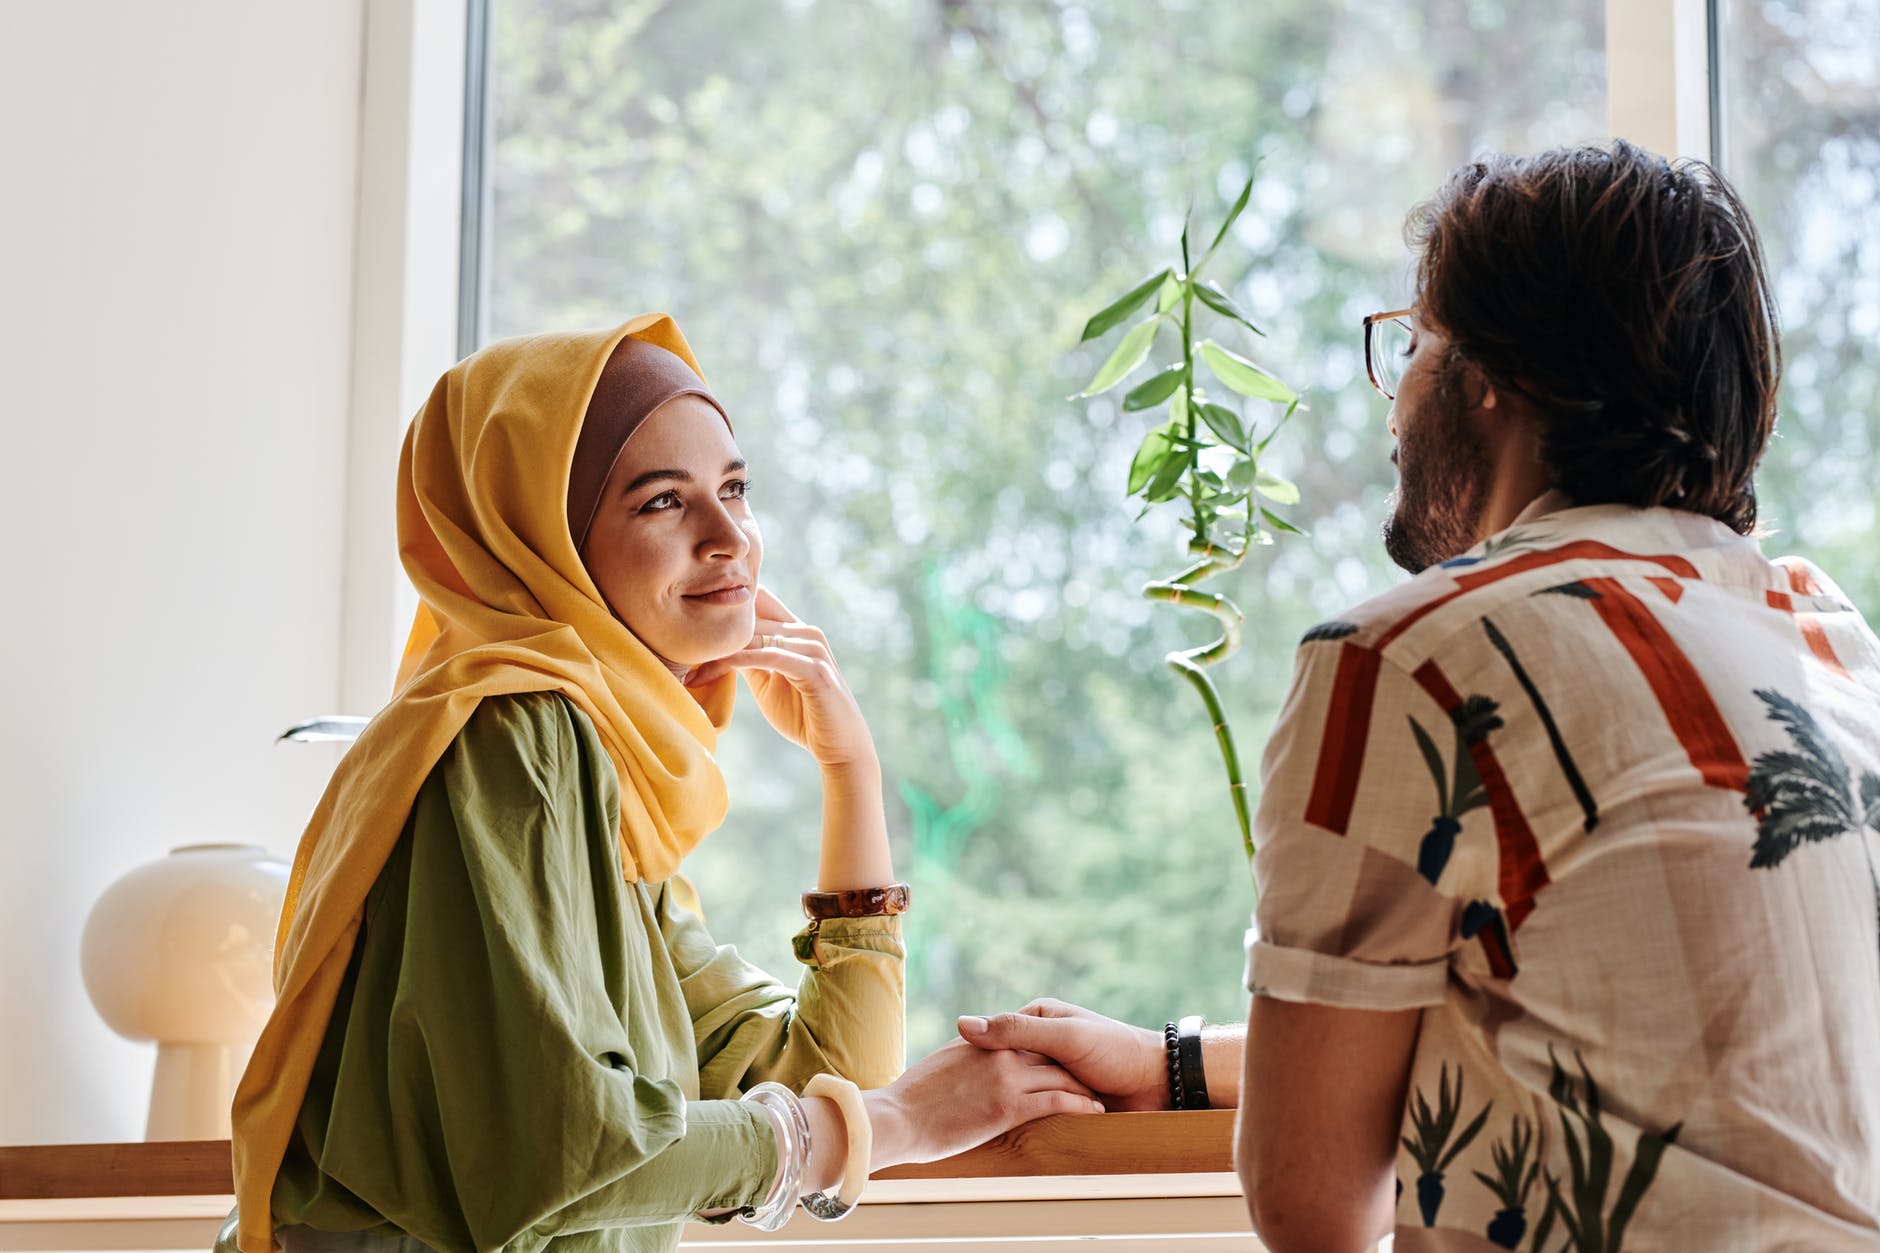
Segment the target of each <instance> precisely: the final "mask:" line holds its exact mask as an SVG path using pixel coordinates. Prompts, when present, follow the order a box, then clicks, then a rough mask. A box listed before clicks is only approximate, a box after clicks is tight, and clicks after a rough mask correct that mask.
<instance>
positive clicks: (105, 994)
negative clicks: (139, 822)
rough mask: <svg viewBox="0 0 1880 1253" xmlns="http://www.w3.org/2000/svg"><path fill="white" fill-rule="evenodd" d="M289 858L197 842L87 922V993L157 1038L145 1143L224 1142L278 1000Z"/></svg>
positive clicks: (117, 1021) (106, 898)
mask: <svg viewBox="0 0 1880 1253" xmlns="http://www.w3.org/2000/svg"><path fill="white" fill-rule="evenodd" d="M288 870H289V868H288V865H287V863H286V862H283V861H281V860H279V859H278V858H276V857H274V856H272V855H271V854H269V853H268V852H266V851H265V850H263V849H260V848H257V847H255V846H254V845H250V844H191V845H187V846H185V847H183V848H178V849H175V850H173V851H172V852H171V853H170V855H169V856H167V857H165V858H163V859H162V860H160V861H155V862H152V863H150V864H149V865H147V866H139V867H138V868H137V869H135V870H133V871H131V872H130V873H129V874H127V875H125V876H124V877H123V878H121V879H119V880H118V881H117V882H116V883H113V884H112V885H111V886H110V887H109V888H107V889H106V890H105V893H104V895H103V896H101V897H100V898H99V899H98V903H97V904H96V905H94V906H93V907H92V911H91V915H90V917H88V918H87V919H86V920H85V934H84V939H83V941H82V944H81V964H82V965H83V968H84V973H85V990H86V991H87V992H89V993H90V994H91V1002H92V1004H93V1005H95V1006H97V1008H98V1013H99V1014H100V1015H101V1016H102V1017H103V1018H104V1020H105V1022H106V1024H107V1025H109V1026H110V1028H111V1029H112V1030H113V1031H115V1032H117V1033H118V1034H119V1035H121V1036H125V1037H126V1038H128V1039H132V1040H154V1041H155V1042H156V1045H157V1070H156V1078H155V1080H154V1082H153V1083H152V1085H151V1092H150V1117H149V1121H148V1123H147V1124H146V1126H145V1130H144V1138H145V1139H147V1140H225V1139H227V1138H228V1136H229V1102H230V1101H231V1100H233V1098H234V1095H235V1083H236V1081H237V1080H238V1079H239V1078H240V1077H241V1072H242V1068H243V1067H244V1066H246V1065H247V1063H248V1054H249V1053H250V1052H251V1051H252V1050H253V1048H254V1044H255V1040H256V1039H257V1038H258V1037H259V1036H260V1034H261V1028H262V1026H263V1024H265V1023H266V1021H267V1017H268V1011H269V1010H270V1009H272V1008H273V1005H274V975H273V967H274V930H275V925H276V923H277V922H278V920H279V918H280V915H281V901H282V899H283V898H284V897H285V896H286V893H287V876H288Z"/></svg>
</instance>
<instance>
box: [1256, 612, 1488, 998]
mask: <svg viewBox="0 0 1880 1253" xmlns="http://www.w3.org/2000/svg"><path fill="white" fill-rule="evenodd" d="M1471 730H1472V728H1471V726H1470V724H1469V722H1468V719H1467V718H1466V717H1465V718H1452V717H1451V716H1450V714H1449V713H1447V712H1445V710H1444V709H1443V707H1442V706H1441V705H1439V704H1438V703H1437V702H1436V700H1435V699H1434V698H1433V697H1432V696H1431V695H1430V694H1429V693H1428V692H1427V691H1426V690H1425V689H1424V687H1423V686H1422V685H1421V684H1419V683H1418V682H1417V681H1416V680H1415V679H1414V678H1413V677H1412V676H1410V675H1408V674H1405V673H1404V672H1403V671H1402V670H1401V669H1399V668H1398V667H1397V666H1395V665H1393V664H1392V663H1391V661H1390V660H1389V659H1388V658H1386V657H1385V656H1383V655H1382V654H1381V653H1380V652H1379V651H1378V650H1377V649H1375V648H1373V647H1371V646H1369V645H1368V644H1366V643H1363V642H1361V640H1360V638H1359V637H1358V636H1357V635H1356V633H1355V632H1353V633H1347V634H1346V635H1344V636H1342V637H1337V636H1334V637H1331V638H1323V637H1321V638H1313V637H1312V636H1308V638H1307V640H1306V642H1305V643H1303V644H1302V645H1301V646H1300V650H1299V656H1298V660H1297V665H1296V669H1295V673H1294V678H1293V685H1292V688H1291V691H1290V692H1289V693H1288V695H1287V698H1286V702H1285V705H1284V707H1283V708H1282V710H1281V713H1280V717H1279V721H1278V724H1277V725H1276V727H1275V728H1274V732H1273V736H1272V738H1271V739H1270V740H1269V742H1268V745H1267V750H1266V754H1265V757H1264V759H1263V761H1262V763H1261V772H1260V773H1261V797H1260V804H1259V807H1258V810H1257V812H1256V814H1255V818H1254V828H1255V832H1254V838H1255V843H1256V845H1257V846H1258V848H1259V852H1258V854H1257V856H1256V858H1255V861H1254V877H1255V881H1256V883H1257V884H1258V887H1259V905H1258V907H1257V908H1256V910H1255V912H1254V919H1253V926H1252V927H1251V928H1250V929H1249V931H1248V932H1247V965H1246V982H1247V987H1248V989H1249V990H1250V991H1252V992H1253V993H1254V994H1255V995H1261V996H1271V997H1275V998H1277V999H1280V1000H1287V1001H1306V1002H1312V1003H1315V1004H1322V1005H1331V1006H1337V1007H1343V1008H1350V1009H1374V1010H1401V1009H1415V1008H1419V1007H1423V1006H1430V1005H1436V1004H1439V1003H1441V1001H1442V1000H1443V996H1444V991H1445V988H1446V987H1447V985H1448V980H1449V976H1450V967H1451V961H1452V958H1453V957H1454V955H1455V954H1456V952H1457V950H1458V948H1459V946H1460V943H1461V940H1460V935H1461V925H1462V920H1463V917H1464V914H1465V911H1467V909H1468V907H1469V905H1470V903H1471V902H1473V901H1475V900H1477V899H1482V898H1488V897H1492V894H1493V873H1494V852H1493V849H1494V841H1493V830H1492V823H1491V821H1490V818H1489V815H1488V813H1487V810H1486V807H1485V806H1484V804H1483V803H1482V793H1481V788H1480V782H1479V779H1478V778H1477V775H1476V770H1475V766H1474V762H1473V758H1472V757H1471V755H1470V750H1469V747H1468V746H1467V745H1466V744H1465V743H1464V739H1465V733H1469V732H1471ZM1458 754H1460V755H1461V757H1462V764H1461V765H1460V767H1458V765H1457V756H1458ZM1485 876H1486V878H1485ZM1483 904H1484V906H1485V907H1486V906H1488V905H1489V904H1490V902H1489V901H1488V900H1486V899H1483Z"/></svg>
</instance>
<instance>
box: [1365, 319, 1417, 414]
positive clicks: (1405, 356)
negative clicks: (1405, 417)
mask: <svg viewBox="0 0 1880 1253" xmlns="http://www.w3.org/2000/svg"><path fill="white" fill-rule="evenodd" d="M1415 313H1416V310H1414V309H1393V310H1392V311H1391V312H1389V313H1373V314H1372V315H1371V316H1370V317H1368V318H1366V319H1365V320H1364V372H1365V373H1366V374H1368V375H1370V376H1371V386H1372V387H1375V388H1377V390H1378V391H1380V392H1382V393H1383V395H1384V399H1385V400H1395V399H1397V383H1398V382H1399V380H1401V379H1402V378H1403V367H1404V362H1406V361H1408V360H1409V358H1410V342H1411V338H1412V336H1414V335H1415V334H1416V328H1414V327H1413V326H1411V325H1410V318H1411V316H1412V315H1413V314H1415Z"/></svg>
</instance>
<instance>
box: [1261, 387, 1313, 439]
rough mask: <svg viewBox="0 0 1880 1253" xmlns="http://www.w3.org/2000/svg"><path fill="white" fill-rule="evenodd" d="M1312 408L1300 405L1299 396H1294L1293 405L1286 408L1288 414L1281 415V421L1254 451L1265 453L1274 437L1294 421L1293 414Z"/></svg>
mask: <svg viewBox="0 0 1880 1253" xmlns="http://www.w3.org/2000/svg"><path fill="white" fill-rule="evenodd" d="M1311 407H1312V406H1310V405H1304V404H1301V403H1299V398H1298V397H1297V396H1294V397H1293V398H1292V401H1291V403H1289V404H1288V405H1287V406H1286V412H1284V413H1282V414H1280V415H1279V421H1277V422H1275V423H1274V424H1273V429H1272V430H1270V431H1268V432H1267V433H1266V435H1265V436H1264V437H1262V438H1261V440H1260V442H1259V443H1257V444H1255V445H1254V446H1253V451H1254V452H1256V453H1263V452H1265V451H1266V446H1267V445H1268V444H1270V443H1272V442H1273V437H1274V436H1275V435H1278V434H1279V433H1280V431H1281V429H1283V428H1284V427H1285V425H1286V424H1287V423H1288V422H1290V421H1291V420H1292V415H1293V414H1295V413H1298V412H1299V411H1300V410H1302V409H1306V410H1309V409H1311Z"/></svg>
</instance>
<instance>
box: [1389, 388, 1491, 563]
mask: <svg viewBox="0 0 1880 1253" xmlns="http://www.w3.org/2000/svg"><path fill="white" fill-rule="evenodd" d="M1460 375H1461V369H1460V368H1459V367H1457V366H1446V367H1442V368H1441V377H1440V378H1439V379H1438V380H1436V382H1435V386H1433V387H1432V388H1431V395H1430V397H1429V399H1428V401H1427V402H1426V405H1425V408H1424V410H1423V412H1421V413H1417V414H1413V415H1410V417H1411V418H1412V420H1411V421H1409V422H1407V423H1405V424H1404V429H1403V435H1402V437H1401V438H1400V439H1399V441H1398V449H1397V452H1395V453H1393V454H1392V457H1391V459H1392V460H1393V461H1395V462H1396V463H1397V490H1396V491H1394V492H1392V493H1391V496H1390V503H1391V514H1390V517H1389V518H1387V519H1386V520H1385V522H1384V551H1385V552H1387V553H1389V554H1390V559H1391V560H1392V561H1394V562H1396V563H1397V564H1398V565H1400V566H1402V567H1403V568H1404V569H1406V570H1408V571H1409V572H1410V573H1412V574H1417V573H1419V572H1421V571H1423V570H1426V569H1428V568H1429V567H1430V566H1433V565H1435V564H1436V563H1437V562H1439V561H1448V560H1449V559H1450V558H1451V557H1456V556H1460V555H1461V554H1462V553H1464V552H1467V551H1468V550H1469V549H1470V548H1472V547H1474V546H1475V544H1476V542H1477V541H1478V540H1479V539H1481V537H1482V536H1481V531H1482V517H1483V515H1484V514H1486V513H1487V512H1488V488H1489V480H1490V479H1491V478H1492V477H1493V469H1492V467H1491V466H1490V465H1489V460H1488V453H1487V451H1486V450H1485V449H1484V448H1483V447H1482V444H1481V441H1480V440H1479V439H1477V438H1476V434H1475V431H1474V429H1473V428H1472V426H1471V425H1470V422H1469V415H1468V409H1467V404H1466V401H1465V400H1464V398H1463V396H1462V394H1461V392H1462V388H1461V387H1460V386H1459V383H1460Z"/></svg>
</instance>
